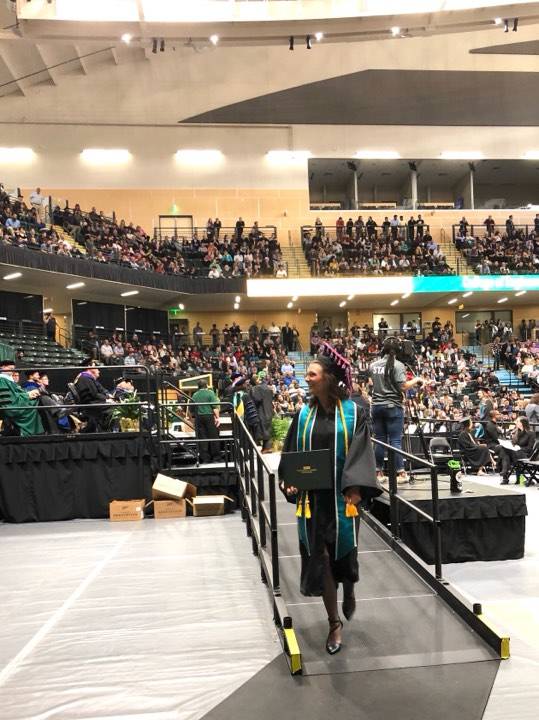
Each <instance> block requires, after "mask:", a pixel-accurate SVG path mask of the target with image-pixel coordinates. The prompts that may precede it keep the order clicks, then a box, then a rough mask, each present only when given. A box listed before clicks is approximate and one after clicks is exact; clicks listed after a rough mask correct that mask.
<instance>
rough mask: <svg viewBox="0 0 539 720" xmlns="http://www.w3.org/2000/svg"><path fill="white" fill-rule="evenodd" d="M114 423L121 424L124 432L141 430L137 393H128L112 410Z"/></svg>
mask: <svg viewBox="0 0 539 720" xmlns="http://www.w3.org/2000/svg"><path fill="white" fill-rule="evenodd" d="M111 419H112V420H113V421H115V420H117V421H118V422H119V423H120V429H121V431H122V432H138V431H139V429H140V405H139V400H138V397H137V391H136V390H135V391H134V392H131V393H126V394H125V395H124V396H123V397H122V398H121V399H120V402H119V403H117V404H116V405H115V406H114V408H113V409H112V418H111Z"/></svg>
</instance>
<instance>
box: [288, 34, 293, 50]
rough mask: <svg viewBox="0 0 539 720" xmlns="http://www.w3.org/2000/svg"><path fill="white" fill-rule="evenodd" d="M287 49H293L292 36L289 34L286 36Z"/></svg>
mask: <svg viewBox="0 0 539 720" xmlns="http://www.w3.org/2000/svg"><path fill="white" fill-rule="evenodd" d="M288 49H289V50H293V49H294V36H293V35H290V37H289V38H288Z"/></svg>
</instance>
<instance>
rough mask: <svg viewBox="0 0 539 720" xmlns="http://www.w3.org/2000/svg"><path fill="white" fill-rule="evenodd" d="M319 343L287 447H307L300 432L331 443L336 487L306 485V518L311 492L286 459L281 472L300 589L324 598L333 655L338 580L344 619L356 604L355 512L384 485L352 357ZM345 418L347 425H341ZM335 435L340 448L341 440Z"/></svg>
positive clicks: (326, 445) (317, 442)
mask: <svg viewBox="0 0 539 720" xmlns="http://www.w3.org/2000/svg"><path fill="white" fill-rule="evenodd" d="M322 347H323V348H329V350H326V352H327V354H326V355H319V356H318V357H317V359H316V360H314V361H313V362H312V363H311V364H310V365H309V367H308V369H307V373H306V375H305V379H306V381H307V383H308V385H309V389H310V392H311V396H312V399H311V403H310V407H306V408H305V409H303V410H300V411H299V412H298V413H296V415H295V416H294V419H293V421H292V424H291V426H290V428H289V431H288V434H287V436H286V439H285V442H284V446H283V452H296V451H298V450H301V449H306V448H305V446H304V445H303V448H302V447H298V438H299V444H300V445H301V436H302V435H303V436H304V437H305V436H308V438H309V440H310V442H309V445H310V447H309V448H308V449H310V450H322V449H329V450H330V451H331V455H332V458H333V467H334V468H335V469H336V471H335V472H334V477H333V484H334V487H333V489H331V490H317V491H309V492H308V503H309V516H310V517H309V519H308V520H306V519H305V517H307V512H306V511H305V504H306V502H307V500H305V498H303V497H302V496H303V495H305V493H300V492H298V490H297V489H296V488H294V487H293V486H292V487H290V486H287V485H286V477H285V476H284V473H283V468H282V464H281V466H280V468H279V478H280V481H281V490H282V491H283V493H284V494H285V497H286V498H287V500H288V501H289V502H293V503H298V512H297V513H296V515H297V516H298V532H299V536H300V543H299V545H300V553H301V578H300V590H301V593H302V595H305V596H308V597H310V596H322V598H323V601H324V605H325V607H326V610H327V613H328V622H329V634H328V637H327V640H326V650H327V652H328V653H329V654H331V655H332V654H334V653H336V652H338V651H339V650H340V649H341V645H342V627H343V625H342V622H341V620H340V618H339V612H338V604H337V592H338V586H339V583H342V584H343V604H342V610H343V614H344V616H345V618H346V619H347V620H350V619H351V618H352V616H353V614H354V611H355V607H356V601H355V595H354V584H355V583H356V582H358V580H359V567H358V558H357V533H358V530H359V516H357V517H353V516H354V515H356V514H357V511H356V509H355V508H356V506H357V505H359V503H360V502H368V501H369V500H371V499H372V498H374V497H376V496H378V495H379V494H380V493H381V492H382V490H381V488H380V487H379V486H378V484H377V481H376V464H375V459H374V452H373V448H372V443H371V439H370V433H369V427H368V423H367V420H366V415H365V412H364V411H363V410H362V408H360V407H358V406H357V405H356V404H355V403H353V402H352V401H351V400H350V399H349V398H348V396H349V394H350V389H351V373H350V365H349V363H348V362H347V361H346V360H345V359H344V358H342V356H340V355H338V353H336V351H335V350H333V348H331V347H330V346H329V345H327V343H323V345H322ZM335 358H337V362H336V361H335ZM311 412H313V414H314V419H313V420H312V425H309V421H307V424H305V422H304V418H305V414H306V413H307V414H308V413H311ZM302 413H303V415H302ZM345 413H346V414H347V419H348V420H350V418H353V421H351V422H350V427H352V426H353V431H352V432H351V433H349V436H348V424H346V423H344V422H343V419H344V414H345ZM302 423H303V424H302ZM336 424H337V432H336V427H335V425H336ZM345 424H346V428H347V429H346V431H344V429H343V428H344V426H345ZM302 428H303V429H304V432H303V433H302V432H301V430H302ZM298 430H299V431H300V432H298ZM306 431H307V432H306ZM343 435H346V447H347V452H346V453H345V454H344V456H343V453H342V445H341V443H342V436H343ZM336 443H337V444H338V445H339V448H336ZM339 458H340V461H339ZM339 463H340V464H339ZM302 501H303V505H302V504H301V503H302ZM300 511H302V512H300ZM350 526H351V527H350ZM345 528H347V529H348V536H347V538H344V534H345V532H346V530H345ZM350 529H351V531H352V532H351V535H350V532H349V531H350ZM350 540H352V541H351V542H350Z"/></svg>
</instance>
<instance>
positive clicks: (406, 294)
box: [402, 293, 411, 300]
mask: <svg viewBox="0 0 539 720" xmlns="http://www.w3.org/2000/svg"><path fill="white" fill-rule="evenodd" d="M410 295H411V293H404V295H403V296H402V299H403V300H406V298H409V297H410Z"/></svg>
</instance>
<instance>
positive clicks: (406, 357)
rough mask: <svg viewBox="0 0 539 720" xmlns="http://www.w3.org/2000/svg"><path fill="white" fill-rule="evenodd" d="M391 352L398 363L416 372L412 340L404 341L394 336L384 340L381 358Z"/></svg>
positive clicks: (414, 350)
mask: <svg viewBox="0 0 539 720" xmlns="http://www.w3.org/2000/svg"><path fill="white" fill-rule="evenodd" d="M391 351H394V352H395V357H396V358H397V360H399V362H401V363H402V364H403V365H406V366H407V367H408V368H410V369H411V370H412V371H413V372H416V370H417V353H416V349H415V345H414V343H413V341H412V340H404V339H403V338H400V337H396V336H395V337H389V338H386V339H385V340H384V344H383V345H382V357H383V356H384V355H386V354H387V353H389V352H391Z"/></svg>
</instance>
